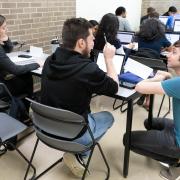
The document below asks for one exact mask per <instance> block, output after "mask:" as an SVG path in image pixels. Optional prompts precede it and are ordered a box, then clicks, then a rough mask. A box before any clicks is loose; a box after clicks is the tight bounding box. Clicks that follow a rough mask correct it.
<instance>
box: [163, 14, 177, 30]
mask: <svg viewBox="0 0 180 180" xmlns="http://www.w3.org/2000/svg"><path fill="white" fill-rule="evenodd" d="M176 19H180V14H178V12H174V13H171V15H170V16H169V17H168V19H167V22H166V30H167V31H173V28H174V21H175V20H176Z"/></svg>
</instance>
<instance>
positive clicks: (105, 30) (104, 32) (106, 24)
mask: <svg viewBox="0 0 180 180" xmlns="http://www.w3.org/2000/svg"><path fill="white" fill-rule="evenodd" d="M118 28H119V21H118V18H117V17H116V16H115V15H114V14H112V13H108V14H105V15H104V16H103V17H102V19H101V21H100V24H99V27H98V31H97V33H96V37H95V41H94V49H96V50H100V51H102V50H103V48H104V45H105V44H106V41H107V42H109V43H110V44H112V45H114V46H115V48H116V49H119V48H120V47H121V42H120V41H119V40H118V39H117V38H116V36H117V32H118Z"/></svg>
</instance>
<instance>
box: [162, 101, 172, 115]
mask: <svg viewBox="0 0 180 180" xmlns="http://www.w3.org/2000/svg"><path fill="white" fill-rule="evenodd" d="M168 98H169V107H168V111H167V112H166V114H165V115H164V116H163V118H165V117H166V116H167V115H168V114H169V113H170V111H171V98H170V97H168Z"/></svg>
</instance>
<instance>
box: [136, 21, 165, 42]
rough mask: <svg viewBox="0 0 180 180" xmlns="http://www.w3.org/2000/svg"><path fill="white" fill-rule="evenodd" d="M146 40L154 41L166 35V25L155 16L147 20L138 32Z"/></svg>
mask: <svg viewBox="0 0 180 180" xmlns="http://www.w3.org/2000/svg"><path fill="white" fill-rule="evenodd" d="M137 36H138V37H140V38H142V39H144V40H145V41H152V40H156V39H160V38H162V37H165V26H164V25H163V24H162V23H161V22H160V21H159V20H158V19H155V18H151V19H147V20H145V21H144V22H143V23H142V24H141V26H140V30H139V32H138V33H137Z"/></svg>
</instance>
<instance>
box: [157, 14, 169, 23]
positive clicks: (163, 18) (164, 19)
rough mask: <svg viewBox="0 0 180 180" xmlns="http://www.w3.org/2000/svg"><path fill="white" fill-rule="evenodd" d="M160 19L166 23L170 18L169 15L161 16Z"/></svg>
mask: <svg viewBox="0 0 180 180" xmlns="http://www.w3.org/2000/svg"><path fill="white" fill-rule="evenodd" d="M159 20H160V21H161V22H162V23H163V24H164V25H166V23H167V20H168V16H159Z"/></svg>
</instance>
